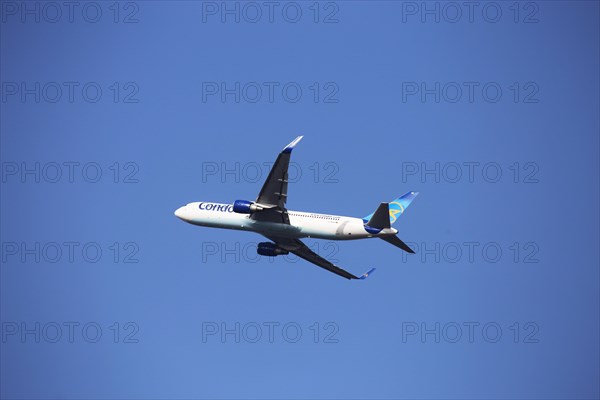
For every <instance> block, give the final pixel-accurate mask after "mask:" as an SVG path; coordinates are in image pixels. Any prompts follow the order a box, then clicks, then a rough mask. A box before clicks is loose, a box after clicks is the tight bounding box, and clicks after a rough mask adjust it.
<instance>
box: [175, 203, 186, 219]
mask: <svg viewBox="0 0 600 400" xmlns="http://www.w3.org/2000/svg"><path fill="white" fill-rule="evenodd" d="M184 210H185V206H184V207H179V208H178V209H177V210H175V216H176V217H177V218H179V219H182V220H184V221H185V218H184V215H185V212H184Z"/></svg>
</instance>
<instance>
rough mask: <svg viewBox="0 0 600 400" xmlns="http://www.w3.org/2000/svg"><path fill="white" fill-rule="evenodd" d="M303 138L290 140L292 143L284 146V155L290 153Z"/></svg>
mask: <svg viewBox="0 0 600 400" xmlns="http://www.w3.org/2000/svg"><path fill="white" fill-rule="evenodd" d="M303 137H304V136H298V137H297V138H296V139H294V140H292V143H290V144H288V145H287V146H285V148H284V149H283V152H284V153H291V152H292V149H293V148H294V146H296V145H297V144H298V142H299V141H300V140H302V138H303Z"/></svg>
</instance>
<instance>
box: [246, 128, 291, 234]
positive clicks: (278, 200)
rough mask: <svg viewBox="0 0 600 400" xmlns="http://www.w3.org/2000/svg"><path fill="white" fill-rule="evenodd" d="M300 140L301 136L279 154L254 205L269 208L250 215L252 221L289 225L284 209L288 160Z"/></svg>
mask: <svg viewBox="0 0 600 400" xmlns="http://www.w3.org/2000/svg"><path fill="white" fill-rule="evenodd" d="M301 139H302V136H298V137H297V138H296V139H294V140H293V141H292V142H291V143H290V144H288V145H287V146H285V148H284V149H283V150H282V151H281V153H279V155H278V156H277V159H276V160H275V163H274V164H273V167H272V168H271V171H270V172H269V175H268V176H267V180H266V181H265V183H264V184H263V187H262V189H261V190H260V193H259V194H258V197H257V198H256V203H258V204H262V205H265V206H271V207H269V208H266V209H265V210H263V211H260V212H256V213H254V214H252V217H251V218H252V219H254V220H256V221H266V222H279V223H283V224H289V223H290V219H289V217H288V214H287V210H286V209H285V203H286V202H287V188H288V168H289V165H290V158H291V154H292V149H293V148H294V146H296V144H298V142H299V141H300V140H301Z"/></svg>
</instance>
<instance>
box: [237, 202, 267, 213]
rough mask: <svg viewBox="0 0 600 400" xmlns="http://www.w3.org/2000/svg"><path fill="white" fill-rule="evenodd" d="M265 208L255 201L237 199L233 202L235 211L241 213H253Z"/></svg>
mask: <svg viewBox="0 0 600 400" xmlns="http://www.w3.org/2000/svg"><path fill="white" fill-rule="evenodd" d="M262 209H263V208H262V207H261V206H259V205H258V204H256V203H255V202H253V201H248V200H236V201H234V202H233V212H236V213H239V214H252V213H253V212H256V211H261V210H262Z"/></svg>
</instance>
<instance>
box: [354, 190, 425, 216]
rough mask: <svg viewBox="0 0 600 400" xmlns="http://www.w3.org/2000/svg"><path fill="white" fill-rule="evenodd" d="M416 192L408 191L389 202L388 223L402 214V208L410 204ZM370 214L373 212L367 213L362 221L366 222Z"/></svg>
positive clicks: (404, 208)
mask: <svg viewBox="0 0 600 400" xmlns="http://www.w3.org/2000/svg"><path fill="white" fill-rule="evenodd" d="M418 194H419V192H408V193H406V194H404V195H402V196H400V197H398V198H397V199H395V200H394V201H391V202H390V203H389V210H390V224H393V223H394V222H396V220H397V219H398V217H399V216H400V215H402V213H404V210H406V208H407V207H408V206H409V205H410V203H412V201H413V200H414V198H415V197H417V195H418ZM372 216H373V214H369V215H367V216H366V217H364V218H363V221H364V222H365V223H367V222H368V221H369V220H370V219H371V217H372Z"/></svg>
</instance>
